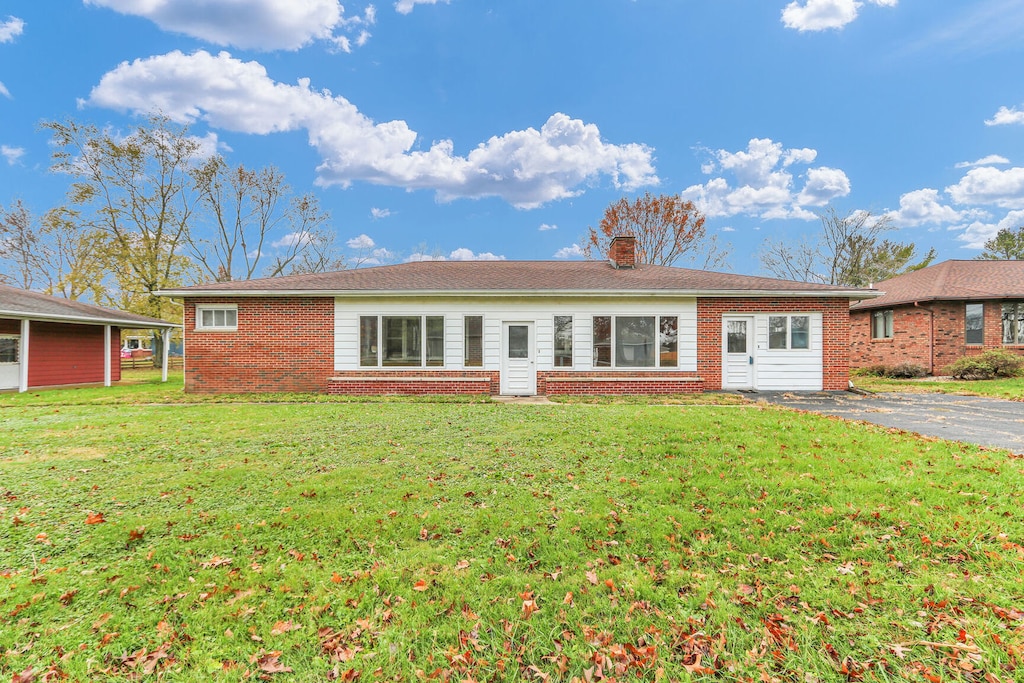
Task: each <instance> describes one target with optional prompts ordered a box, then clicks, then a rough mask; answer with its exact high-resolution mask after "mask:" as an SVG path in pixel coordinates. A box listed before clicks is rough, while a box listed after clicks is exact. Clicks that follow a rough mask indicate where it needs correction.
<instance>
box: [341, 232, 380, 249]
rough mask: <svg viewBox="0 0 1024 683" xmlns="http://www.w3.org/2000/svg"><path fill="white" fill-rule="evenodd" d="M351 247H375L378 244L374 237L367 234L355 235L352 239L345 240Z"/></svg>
mask: <svg viewBox="0 0 1024 683" xmlns="http://www.w3.org/2000/svg"><path fill="white" fill-rule="evenodd" d="M345 244H346V245H348V248H349V249H373V248H374V247H375V246H377V243H376V242H374V241H373V238H372V237H370V236H369V235H367V234H365V233H364V234H362V235H359V236H358V237H353V238H352V239H350V240H348V241H347V242H345Z"/></svg>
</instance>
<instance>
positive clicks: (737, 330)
mask: <svg viewBox="0 0 1024 683" xmlns="http://www.w3.org/2000/svg"><path fill="white" fill-rule="evenodd" d="M722 388H723V389H753V388H754V318H753V317H752V316H723V317H722Z"/></svg>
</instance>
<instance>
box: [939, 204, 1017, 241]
mask: <svg viewBox="0 0 1024 683" xmlns="http://www.w3.org/2000/svg"><path fill="white" fill-rule="evenodd" d="M1022 225H1024V210H1018V211H1010V212H1009V213H1007V214H1006V216H1005V217H1004V218H1003V219H1002V220H1001V221H999V222H998V223H985V222H983V221H974V222H973V223H971V224H969V225H960V226H954V227H952V228H950V230H960V231H962V232H961V233H960V235H959V236H958V237H957V239H958V240H960V241H961V242H963V243H964V247H965V248H967V249H984V248H985V242H987V241H989V240H990V239H992V238H993V237H995V236H996V234H998V233H999V231H1000V230H1003V229H1006V230H1016V229H1017V228H1019V227H1020V226H1022Z"/></svg>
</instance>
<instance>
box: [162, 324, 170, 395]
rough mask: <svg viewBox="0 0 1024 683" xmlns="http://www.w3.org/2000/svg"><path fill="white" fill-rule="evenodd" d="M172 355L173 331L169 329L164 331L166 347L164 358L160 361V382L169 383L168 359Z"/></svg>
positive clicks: (164, 348)
mask: <svg viewBox="0 0 1024 683" xmlns="http://www.w3.org/2000/svg"><path fill="white" fill-rule="evenodd" d="M170 355H171V329H170V328H167V329H165V330H164V347H163V354H162V356H163V357H162V358H161V359H160V369H161V373H160V381H161V382H166V381H167V359H168V357H169V356H170Z"/></svg>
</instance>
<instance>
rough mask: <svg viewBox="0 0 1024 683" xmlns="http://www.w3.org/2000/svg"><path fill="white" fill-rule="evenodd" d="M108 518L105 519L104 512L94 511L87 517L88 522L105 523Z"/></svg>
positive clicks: (86, 521)
mask: <svg viewBox="0 0 1024 683" xmlns="http://www.w3.org/2000/svg"><path fill="white" fill-rule="evenodd" d="M106 521H107V520H105V519H103V513H102V512H94V513H92V514H90V515H88V516H87V517H86V518H85V523H86V524H103V523H104V522H106Z"/></svg>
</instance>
